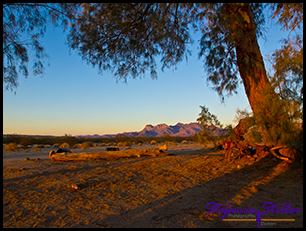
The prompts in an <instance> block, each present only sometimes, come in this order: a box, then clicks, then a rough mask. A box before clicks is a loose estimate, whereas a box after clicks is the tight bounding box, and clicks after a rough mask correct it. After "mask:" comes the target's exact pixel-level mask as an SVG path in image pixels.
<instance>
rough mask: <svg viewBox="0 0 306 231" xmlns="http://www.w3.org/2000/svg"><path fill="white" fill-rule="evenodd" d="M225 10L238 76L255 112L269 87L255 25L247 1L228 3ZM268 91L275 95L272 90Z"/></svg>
mask: <svg viewBox="0 0 306 231" xmlns="http://www.w3.org/2000/svg"><path fill="white" fill-rule="evenodd" d="M226 10H227V14H228V15H229V17H230V18H231V19H232V20H231V29H232V33H233V37H234V38H235V46H236V55H237V65H238V68H239V72H240V76H241V78H242V81H243V85H244V89H245V93H246V94H247V97H248V100H249V103H250V106H251V108H252V110H253V113H254V114H256V112H257V111H258V110H260V107H261V106H262V105H263V102H264V100H265V95H264V93H267V92H268V89H270V87H271V84H270V82H269V80H268V78H267V74H266V70H265V66H264V62H263V58H262V55H261V52H260V49H259V45H258V42H257V36H256V25H255V22H254V19H253V17H252V14H251V9H250V6H249V4H248V3H229V4H227V7H226ZM270 93H271V94H273V95H275V97H276V94H275V93H274V91H273V92H270ZM273 98H274V97H273ZM276 98H277V97H276Z"/></svg>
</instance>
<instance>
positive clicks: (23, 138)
mask: <svg viewBox="0 0 306 231" xmlns="http://www.w3.org/2000/svg"><path fill="white" fill-rule="evenodd" d="M152 140H155V141H156V142H165V141H170V142H178V143H180V142H182V141H183V140H188V141H195V142H196V141H197V137H196V135H194V136H190V137H173V136H163V137H126V136H122V135H119V136H116V137H111V138H90V137H88V138H86V137H74V136H71V135H65V136H31V135H19V134H7V135H3V143H4V144H8V143H16V144H21V145H33V144H50V145H53V144H62V143H68V144H69V145H70V146H73V145H75V144H79V143H83V142H85V141H87V142H92V143H114V142H115V143H118V142H125V141H127V142H130V143H133V142H135V143H150V142H151V141H152Z"/></svg>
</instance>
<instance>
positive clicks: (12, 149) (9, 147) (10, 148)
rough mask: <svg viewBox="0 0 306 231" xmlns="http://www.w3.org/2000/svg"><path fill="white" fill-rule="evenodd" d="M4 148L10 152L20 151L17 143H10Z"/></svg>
mask: <svg viewBox="0 0 306 231" xmlns="http://www.w3.org/2000/svg"><path fill="white" fill-rule="evenodd" d="M4 150H6V151H8V152H18V147H17V144H16V143H9V144H7V145H5V146H4Z"/></svg>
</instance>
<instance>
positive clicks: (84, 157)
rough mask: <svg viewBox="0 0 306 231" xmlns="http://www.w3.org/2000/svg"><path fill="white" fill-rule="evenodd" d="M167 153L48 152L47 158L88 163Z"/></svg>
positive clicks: (149, 150) (139, 151)
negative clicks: (90, 161) (89, 161)
mask: <svg viewBox="0 0 306 231" xmlns="http://www.w3.org/2000/svg"><path fill="white" fill-rule="evenodd" d="M167 155H170V153H168V152H161V151H160V150H153V149H128V150H122V151H105V152H82V153H67V152H66V153H55V152H50V154H49V158H50V159H51V160H53V161H88V160H99V159H106V160H115V159H119V158H127V157H139V156H152V157H156V156H167Z"/></svg>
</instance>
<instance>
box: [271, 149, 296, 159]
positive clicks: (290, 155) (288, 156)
mask: <svg viewBox="0 0 306 231" xmlns="http://www.w3.org/2000/svg"><path fill="white" fill-rule="evenodd" d="M276 150H278V152H279V153H280V155H278V154H277V153H276ZM269 151H270V153H271V154H273V155H274V156H275V157H277V158H279V159H281V160H285V161H288V162H292V161H293V160H294V159H295V155H296V152H295V150H290V149H289V148H288V147H286V146H277V147H273V148H270V150H269ZM284 155H286V156H284Z"/></svg>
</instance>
